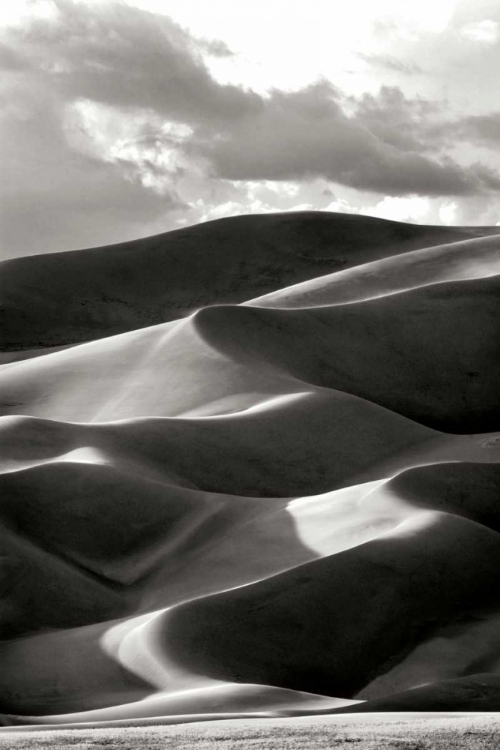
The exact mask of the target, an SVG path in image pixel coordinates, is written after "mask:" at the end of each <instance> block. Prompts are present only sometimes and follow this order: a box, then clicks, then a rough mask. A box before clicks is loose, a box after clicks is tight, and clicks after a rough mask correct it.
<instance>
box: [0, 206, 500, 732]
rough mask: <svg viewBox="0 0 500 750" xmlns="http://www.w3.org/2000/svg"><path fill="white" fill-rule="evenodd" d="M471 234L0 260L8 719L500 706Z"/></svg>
mask: <svg viewBox="0 0 500 750" xmlns="http://www.w3.org/2000/svg"><path fill="white" fill-rule="evenodd" d="M497 233H499V228H498V227H492V228H488V227H447V228H439V227H422V226H414V225H405V224H400V223H397V222H386V221H383V220H379V219H372V218H369V217H363V216H351V215H341V214H323V213H320V212H318V213H314V212H306V213H298V214H276V215H266V216H246V217H237V218H234V219H221V220H218V221H215V222H209V223H207V224H204V225H199V226H197V227H189V228H187V229H183V230H178V231H175V232H170V233H167V234H165V235H161V236H158V237H154V238H149V239H145V240H137V241H133V242H129V243H124V244H123V245H120V246H113V247H110V248H97V249H92V250H82V251H74V252H68V253H55V254H53V255H45V256H42V255H37V256H31V257H26V258H22V259H19V260H16V261H7V262H4V263H2V264H0V280H1V285H2V298H1V310H2V312H1V314H2V316H3V317H2V331H3V334H2V335H3V339H2V351H3V362H4V363H3V364H2V365H0V410H1V415H0V498H1V499H0V537H1V540H2V550H3V551H2V553H1V557H0V580H1V592H2V593H1V596H2V611H1V615H0V665H1V670H0V713H1V715H2V722H3V724H4V725H5V727H6V728H7V727H9V726H10V727H12V726H13V725H45V726H47V725H61V726H62V725H64V726H67V725H71V726H72V725H78V724H81V723H82V722H92V723H98V722H127V721H137V722H140V721H145V720H151V719H152V718H156V719H157V720H158V721H164V722H166V723H168V722H171V721H177V720H178V718H179V717H181V719H180V720H182V721H191V720H193V718H194V717H199V716H203V718H216V717H219V716H233V717H234V716H241V717H252V716H255V717H256V716H264V715H265V716H286V715H290V716H291V715H309V714H311V715H312V714H322V713H336V712H339V711H340V712H359V711H381V712H384V711H412V710H415V711H453V710H457V711H458V710H460V711H462V710H466V711H467V710H471V711H473V710H500V627H499V626H500V586H499V583H498V568H499V566H500V504H499V502H498V501H499V495H500V493H499V489H500V388H499V386H498V383H499V382H500V336H499V331H500V287H499V283H500V253H499V250H500V236H496V235H497ZM79 342H84V343H79Z"/></svg>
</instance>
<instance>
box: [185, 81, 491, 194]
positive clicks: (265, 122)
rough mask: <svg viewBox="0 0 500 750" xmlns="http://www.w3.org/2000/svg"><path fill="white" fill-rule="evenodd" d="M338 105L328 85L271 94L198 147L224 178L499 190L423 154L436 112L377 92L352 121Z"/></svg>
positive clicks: (486, 178) (386, 188)
mask: <svg viewBox="0 0 500 750" xmlns="http://www.w3.org/2000/svg"><path fill="white" fill-rule="evenodd" d="M343 104H345V102H343V100H342V98H341V97H340V96H339V94H338V92H337V91H336V90H335V89H334V88H333V87H331V86H330V85H329V84H328V83H326V82H321V83H318V84H315V85H312V86H310V87H308V88H307V89H302V90H301V91H298V92H287V93H284V92H280V91H275V92H273V94H272V96H271V97H270V98H269V99H268V100H267V101H266V102H265V106H264V107H263V108H262V109H261V110H260V111H259V112H258V113H256V114H254V115H248V116H247V117H245V118H243V119H241V120H240V121H238V122H235V123H231V124H230V126H228V127H226V129H225V131H224V132H222V133H219V134H218V135H217V137H216V138H210V139H207V141H205V142H203V143H199V144H198V146H197V147H198V148H199V149H200V152H201V153H202V154H203V155H204V156H205V157H206V158H209V159H210V160H211V161H212V163H213V165H214V169H215V174H217V175H218V176H219V177H222V178H225V179H233V180H237V179H240V180H241V179H249V180H258V179H268V180H292V179H299V180H303V179H310V178H314V177H324V178H326V179H328V180H331V181H333V182H337V183H339V184H341V185H346V186H349V187H354V188H357V189H359V190H369V191H375V192H379V193H384V194H386V195H412V194H415V195H429V196H430V195H443V196H454V195H474V194H478V193H479V194H480V193H487V192H489V191H492V190H493V191H498V190H500V177H498V176H497V174H496V173H495V172H494V171H493V170H491V169H489V168H488V167H485V166H483V165H471V166H467V167H463V166H461V165H459V164H458V163H457V162H456V161H454V160H453V159H452V158H450V157H448V156H446V155H441V156H436V157H432V158H431V157H429V156H427V155H426V154H424V153H422V152H424V151H426V150H430V149H431V148H436V149H437V148H438V146H439V143H438V142H436V143H434V144H432V143H431V141H430V138H431V135H432V131H433V130H434V131H435V134H437V133H438V132H439V128H437V126H436V125H435V124H433V125H432V126H428V125H427V124H426V123H425V117H426V113H432V112H433V111H434V108H433V105H431V104H428V103H426V102H421V101H408V100H406V99H405V98H404V97H403V96H402V94H401V92H399V91H398V90H395V89H390V90H387V89H386V90H384V89H382V91H381V93H380V95H379V97H378V99H375V98H374V97H371V96H370V97H364V98H363V99H362V100H361V102H359V104H358V105H357V106H355V107H354V113H353V114H351V115H348V114H346V112H345V111H344V108H343ZM348 104H350V106H351V108H352V102H350V103H348ZM436 138H437V135H436V136H435V140H436Z"/></svg>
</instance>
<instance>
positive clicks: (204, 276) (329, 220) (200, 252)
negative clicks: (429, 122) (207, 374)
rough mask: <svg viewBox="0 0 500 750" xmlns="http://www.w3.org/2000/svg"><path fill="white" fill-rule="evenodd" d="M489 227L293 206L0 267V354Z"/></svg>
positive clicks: (100, 332) (118, 328) (159, 317)
mask: <svg viewBox="0 0 500 750" xmlns="http://www.w3.org/2000/svg"><path fill="white" fill-rule="evenodd" d="M495 231H498V229H497V228H495V227H490V228H487V227H484V228H482V227H467V228H466V227H463V228H460V227H457V228H455V227H454V228H451V227H449V228H444V227H425V226H415V225H410V224H402V223H399V222H392V221H385V220H383V219H374V218H370V217H365V216H350V215H344V214H334V213H322V212H319V211H318V212H312V211H309V212H299V213H285V214H267V215H263V216H241V217H235V218H230V219H219V220H217V221H211V222H208V223H206V224H201V225H198V226H194V227H188V228H186V229H179V230H176V231H173V232H167V233H166V234H161V235H158V236H156V237H148V238H145V239H141V240H134V241H132V242H125V243H123V244H120V245H113V246H111V247H106V248H94V249H91V250H80V251H73V252H67V253H54V254H52V255H38V256H31V257H27V258H20V259H16V260H8V261H4V262H3V263H0V308H1V319H0V330H1V338H0V351H4V350H6V351H9V350H19V349H38V348H40V347H47V346H60V345H62V344H68V343H74V342H79V341H87V340H90V339H96V338H103V337H105V336H110V335H113V334H115V333H121V332H123V331H128V330H132V329H135V328H142V327H144V326H151V325H155V324H157V323H162V322H165V321H168V320H173V319H176V318H180V317H183V316H184V315H186V314H189V313H190V312H192V311H193V310H194V309H197V308H200V307H203V306H205V305H208V304H213V303H235V302H236V303H237V302H243V301H244V300H247V299H250V298H252V297H256V296H257V295H261V294H265V293H267V292H271V291H275V290H277V289H280V288H281V287H283V286H288V285H290V284H296V283H297V282H299V281H303V280H305V279H312V278H314V277H316V276H322V275H324V274H327V273H331V272H332V271H336V270H339V269H342V268H349V267H350V266H353V265H357V264H359V263H366V262H367V261H370V260H373V259H374V258H382V257H386V256H388V255H395V254H398V253H404V252H407V251H408V250H413V249H415V248H419V247H429V246H430V245H436V244H443V243H447V242H453V241H456V240H461V239H463V238H464V236H465V237H467V236H469V237H471V236H472V237H478V236H483V235H484V234H490V233H491V232H495Z"/></svg>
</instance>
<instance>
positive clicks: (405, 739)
mask: <svg viewBox="0 0 500 750" xmlns="http://www.w3.org/2000/svg"><path fill="white" fill-rule="evenodd" d="M344 746H346V747H353V746H355V747H356V748H358V750H375V749H378V748H394V749H396V748H397V750H426V749H427V748H442V749H443V750H452V749H453V748H473V750H482V748H498V747H500V714H497V713H495V714H472V715H464V714H458V715H440V716H436V715H432V716H425V717H424V716H422V715H416V714H413V715H410V714H406V715H405V716H396V715H388V716H387V717H379V716H374V715H373V714H372V715H367V714H365V715H364V716H359V717H349V718H347V717H327V716H322V717H316V718H314V719H311V718H310V717H307V718H300V719H270V720H259V719H257V720H252V721H246V720H243V721H242V720H240V721H224V722H219V721H216V722H205V723H196V724H183V725H176V726H158V725H154V726H142V727H108V728H88V729H87V728H85V729H72V730H58V731H52V730H46V731H21V732H19V731H12V732H6V731H5V730H4V732H3V733H2V734H1V735H0V748H12V750H24V749H25V748H29V749H30V750H32V749H33V748H50V750H66V748H72V750H84V749H85V750H101V748H105V749H106V750H110V749H111V748H121V750H132V748H142V749H143V750H160V748H161V749H162V750H163V748H169V749H170V748H173V749H175V750H177V749H179V750H183V749H184V748H195V750H219V748H224V749H225V750H230V749H231V750H232V748H259V749H262V750H266V749H267V748H280V750H281V749H283V750H287V749H289V748H290V749H292V748H293V749H295V748H304V750H316V749H317V748H318V749H319V748H321V749H323V748H336V747H344Z"/></svg>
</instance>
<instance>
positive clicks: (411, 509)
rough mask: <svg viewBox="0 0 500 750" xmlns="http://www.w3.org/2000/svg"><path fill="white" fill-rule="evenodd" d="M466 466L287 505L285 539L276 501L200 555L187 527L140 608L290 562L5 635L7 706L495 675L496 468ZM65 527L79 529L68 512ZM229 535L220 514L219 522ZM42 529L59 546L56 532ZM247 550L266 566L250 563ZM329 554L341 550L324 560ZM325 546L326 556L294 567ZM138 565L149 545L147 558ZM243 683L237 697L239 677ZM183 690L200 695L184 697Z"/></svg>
mask: <svg viewBox="0 0 500 750" xmlns="http://www.w3.org/2000/svg"><path fill="white" fill-rule="evenodd" d="M464 467H465V464H462V463H451V464H444V465H438V466H429V467H421V468H418V469H414V470H410V471H408V472H404V473H403V474H400V475H398V476H397V477H396V478H395V479H393V480H390V481H389V482H385V483H380V482H379V483H372V484H371V485H366V486H365V487H359V488H352V487H351V488H348V489H345V490H339V491H337V492H334V493H329V494H328V495H326V496H319V497H312V498H305V499H304V500H301V501H293V502H292V503H291V504H290V506H289V509H290V510H289V512H290V515H291V517H292V518H293V520H294V523H295V528H296V534H297V538H296V539H295V540H294V538H293V536H290V532H288V533H287V532H286V527H287V521H286V518H285V516H284V513H283V507H282V505H281V506H280V507H278V509H276V507H275V508H274V519H275V521H274V523H273V522H271V523H270V522H269V518H270V516H269V515H266V514H265V513H262V510H261V511H260V513H259V512H258V511H256V512H257V514H258V515H257V516H256V520H255V522H254V524H253V526H252V525H250V524H247V525H246V526H240V528H241V530H242V532H243V533H242V534H241V535H238V533H237V532H238V529H237V525H236V524H234V529H233V533H232V534H231V536H230V537H229V538H228V539H227V538H225V534H224V533H220V532H219V533H216V532H215V533H212V537H211V538H212V540H213V541H214V542H215V544H214V547H213V548H212V550H210V549H209V547H208V544H207V541H208V540H207V539H206V537H207V536H208V533H207V532H208V531H209V530H208V529H207V528H206V527H205V529H204V535H203V536H204V537H205V539H204V542H202V543H201V545H200V552H201V559H200V558H198V560H197V559H196V554H195V549H189V547H190V546H191V547H196V546H197V545H196V538H195V537H194V536H191V538H189V537H188V538H187V540H186V544H185V547H184V548H182V546H181V548H180V549H179V550H177V551H175V550H171V549H169V548H168V546H167V548H166V549H165V551H164V554H163V555H160V556H159V558H158V560H157V564H156V568H155V570H154V571H152V575H151V574H150V575H149V577H147V576H146V577H144V580H143V586H144V588H146V589H148V591H149V597H150V601H149V606H148V602H147V600H146V599H144V600H143V606H145V608H146V609H151V608H154V607H155V606H156V607H158V606H161V605H163V606H165V605H170V604H172V603H175V600H176V598H177V600H178V599H179V598H182V587H181V585H179V584H180V583H181V582H182V580H184V582H185V590H184V593H185V594H186V596H188V597H189V594H190V593H192V591H190V586H192V585H193V578H194V580H195V581H197V585H198V587H199V588H198V592H197V594H198V595H199V596H202V597H203V595H204V594H207V593H210V592H211V590H213V587H214V580H215V581H216V582H217V585H218V586H219V588H230V587H231V586H234V585H238V584H241V583H243V582H250V581H251V580H261V579H262V578H267V576H269V575H272V574H273V573H275V572H277V571H278V570H280V569H281V570H283V569H286V568H293V570H291V571H290V572H289V573H285V574H283V575H279V576H277V577H274V578H270V579H269V578H267V580H265V581H263V582H262V583H256V584H254V585H253V586H247V587H243V588H237V589H235V590H234V591H233V592H229V593H227V594H221V595H219V596H215V597H209V598H201V599H198V600H197V601H195V602H193V603H192V604H187V605H183V606H180V607H179V608H177V609H173V610H169V611H168V612H167V613H166V614H165V615H162V613H161V611H160V612H158V614H157V615H156V614H154V613H153V614H152V615H149V616H148V615H147V616H142V617H140V618H136V619H132V620H130V621H128V622H124V623H123V625H120V624H114V623H109V624H106V623H102V624H99V625H94V626H91V627H86V628H73V629H71V630H60V631H58V632H57V633H53V634H47V635H44V634H42V635H39V636H34V637H31V638H25V639H23V640H20V641H12V642H10V643H9V642H8V641H7V642H5V643H4V644H2V646H0V659H1V661H2V666H3V671H2V673H1V675H0V693H1V695H2V701H3V702H2V704H1V705H2V710H3V711H4V712H5V713H23V714H30V713H32V714H37V715H40V714H47V713H67V712H68V711H78V710H95V709H96V708H101V707H104V706H112V705H114V704H115V705H116V704H117V703H122V704H127V706H126V707H125V706H124V707H123V708H120V709H117V711H115V710H111V708H110V709H109V711H107V713H106V714H102V715H101V714H99V715H96V716H95V717H88V720H96V721H97V720H112V719H116V718H120V717H122V718H123V716H124V715H127V716H129V717H134V716H135V717H139V716H144V715H146V713H147V712H149V713H147V715H150V716H151V715H155V714H154V711H155V710H156V709H157V707H158V706H159V705H164V711H165V712H166V711H167V709H168V706H169V701H174V700H177V698H176V696H181V695H182V696H183V698H184V699H185V700H186V701H187V707H188V709H189V707H191V708H190V710H191V712H193V713H196V712H198V709H199V706H200V701H201V703H203V701H204V700H205V698H204V695H205V693H203V692H200V691H203V690H209V691H210V690H211V689H212V688H213V687H217V686H218V685H220V684H221V683H220V681H221V680H222V681H223V683H224V684H227V682H226V681H229V684H228V691H229V693H231V687H230V686H231V684H232V683H233V682H234V681H236V683H248V682H260V683H263V684H266V683H267V684H268V685H274V686H276V685H278V686H283V685H284V686H285V687H287V688H290V687H291V688H292V689H296V690H299V691H304V690H305V691H307V692H314V691H316V692H323V693H329V694H331V695H334V696H337V695H357V697H358V698H363V697H378V696H385V695H387V694H388V693H391V692H397V691H401V690H405V689H406V688H408V687H412V686H413V685H414V684H415V681H416V682H417V684H422V682H432V681H438V680H442V679H446V678H447V677H460V676H462V675H464V674H465V675H466V674H469V673H470V671H471V670H473V669H474V667H475V666H476V665H477V664H479V663H481V664H482V668H483V669H484V668H485V667H486V665H488V667H489V668H491V669H492V670H493V671H495V669H496V667H495V665H496V663H497V662H498V660H499V656H500V635H499V633H500V629H499V627H498V622H499V620H500V608H499V601H498V595H499V590H498V583H497V573H496V570H497V568H496V566H497V564H498V555H499V554H500V553H499V540H500V537H498V535H497V534H496V533H495V532H494V531H492V530H491V529H494V528H498V526H499V524H500V520H499V519H500V511H499V509H498V505H495V497H496V496H498V491H499V489H500V476H499V467H498V465H477V464H476V465H469V466H468V467H467V469H468V470H467V472H465V469H464ZM67 480H68V481H69V477H68V476H67ZM442 497H445V498H446V512H442V509H441V506H442V502H441V498H442ZM221 500H225V501H226V502H228V501H229V499H225V498H221ZM235 500H238V499H237V498H235ZM45 502H47V501H45ZM96 502H98V501H96ZM246 502H247V504H249V503H250V502H252V503H253V502H255V499H252V500H250V499H249V500H248V501H246ZM258 502H259V501H257V503H258ZM260 502H261V503H262V506H263V505H264V503H268V502H269V499H266V500H265V501H260ZM273 503H275V501H273ZM262 506H261V507H262ZM478 506H479V509H478ZM455 513H457V515H454V514H455ZM233 514H234V511H233ZM62 518H63V521H64V516H63V517H62ZM466 518H469V519H475V522H474V521H473V520H469V521H468V520H465V519H466ZM479 519H481V522H482V523H486V521H488V526H486V525H480V523H478V521H479ZM68 523H69V524H71V525H72V526H73V529H74V530H75V529H76V528H77V527H78V521H74V520H73V519H72V518H71V519H69V520H68V519H67V520H66V525H67V524H68ZM325 527H326V529H325ZM288 529H290V519H289V520H288ZM228 531H229V525H228V524H226V526H225V529H221V532H225V533H226V534H227V533H228ZM235 531H236V533H235ZM325 532H326V533H327V537H325ZM165 533H166V534H167V533H168V532H167V530H165ZM51 536H52V538H51V540H50V542H51V544H52V545H53V546H55V543H57V536H58V532H53V533H52V535H51ZM54 537H56V542H54ZM61 537H62V533H60V538H61ZM300 538H302V539H303V540H304V542H306V543H307V545H308V546H307V547H305V546H303V545H302V546H301V545H300V544H299V542H298V539H300ZM45 539H46V537H45ZM106 540H107V542H108V547H109V549H108V551H107V557H108V560H109V561H111V559H112V557H113V550H114V549H116V546H118V545H117V544H116V541H115V539H114V535H113V534H112V533H111V532H108V533H107V535H106ZM193 542H194V544H193ZM45 543H46V544H47V542H46V541H45ZM101 544H102V546H101V548H99V544H98V542H97V541H94V542H93V545H92V549H91V550H87V558H88V559H92V557H94V558H96V559H97V562H98V563H99V560H100V559H101V558H102V556H103V548H104V546H105V543H104V541H103V542H102V543H101ZM255 548H258V549H259V553H260V555H261V563H260V568H256V567H255V563H254V561H253V559H252V554H251V553H252V550H255ZM308 548H309V549H308ZM314 549H316V553H314V551H313V550H314ZM336 549H338V550H346V551H345V552H340V553H339V554H333V555H332V554H331V553H332V552H335V550H336ZM321 554H325V555H327V557H325V559H324V560H322V561H319V560H318V561H317V562H311V563H310V564H305V565H304V564H303V563H304V562H307V560H314V558H318V557H319V556H321ZM231 556H232V563H231ZM286 556H288V557H287V558H286ZM136 559H137V557H136ZM147 562H148V560H147V552H145V553H144V556H143V567H147ZM245 562H246V564H247V567H245ZM144 563H145V565H144ZM238 575H239V580H238ZM245 576H246V577H245ZM176 584H177V585H176ZM103 614H104V613H103ZM148 618H149V619H148ZM151 618H152V619H151ZM200 633H201V634H202V635H201V637H200ZM443 642H444V643H446V644H447V645H446V647H445V648H443ZM106 644H107V645H106ZM103 648H104V651H103ZM113 655H114V656H113ZM21 665H25V666H24V667H23V668H21ZM26 665H29V669H27V668H26ZM378 675H381V677H378ZM384 679H385V682H384ZM313 683H314V684H313ZM141 686H142V688H141ZM236 687H237V686H235V688H236ZM363 687H365V689H364V690H362V688H363ZM240 688H241V690H242V692H241V693H239V695H240V696H241V695H242V694H243V695H244V688H245V686H244V685H243V686H241V685H240ZM240 688H238V690H239V689H240ZM138 690H142V692H141V695H140V697H142V698H145V697H147V696H148V695H150V694H151V692H152V691H154V690H160V691H162V694H161V696H158V697H159V698H160V697H161V698H162V701H164V704H163V703H158V702H156V700H157V699H156V698H154V700H153V703H152V704H147V705H144V704H143V703H142V702H141V704H138V705H128V703H129V702H130V701H134V700H137V699H138ZM186 690H188V691H189V690H195V691H197V692H195V693H193V694H192V695H190V694H189V693H179V691H186ZM359 690H361V693H359V692H358V691H359ZM209 695H212V693H209ZM162 696H163V697H162ZM152 699H153V698H152ZM226 699H227V705H228V706H231V705H232V703H231V700H230V699H229V698H228V697H226ZM190 701H191V702H190ZM155 707H156V708H155ZM332 708H335V707H334V706H333V707H332ZM162 710H163V709H162ZM151 711H153V713H151ZM187 712H188V713H189V711H187ZM63 720H64V721H73V720H77V719H74V718H71V719H70V718H68V717H61V721H63ZM82 720H84V719H83V718H82ZM86 720H87V719H86ZM20 721H21V723H22V720H21V719H20ZM47 721H49V720H48V719H47Z"/></svg>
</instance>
